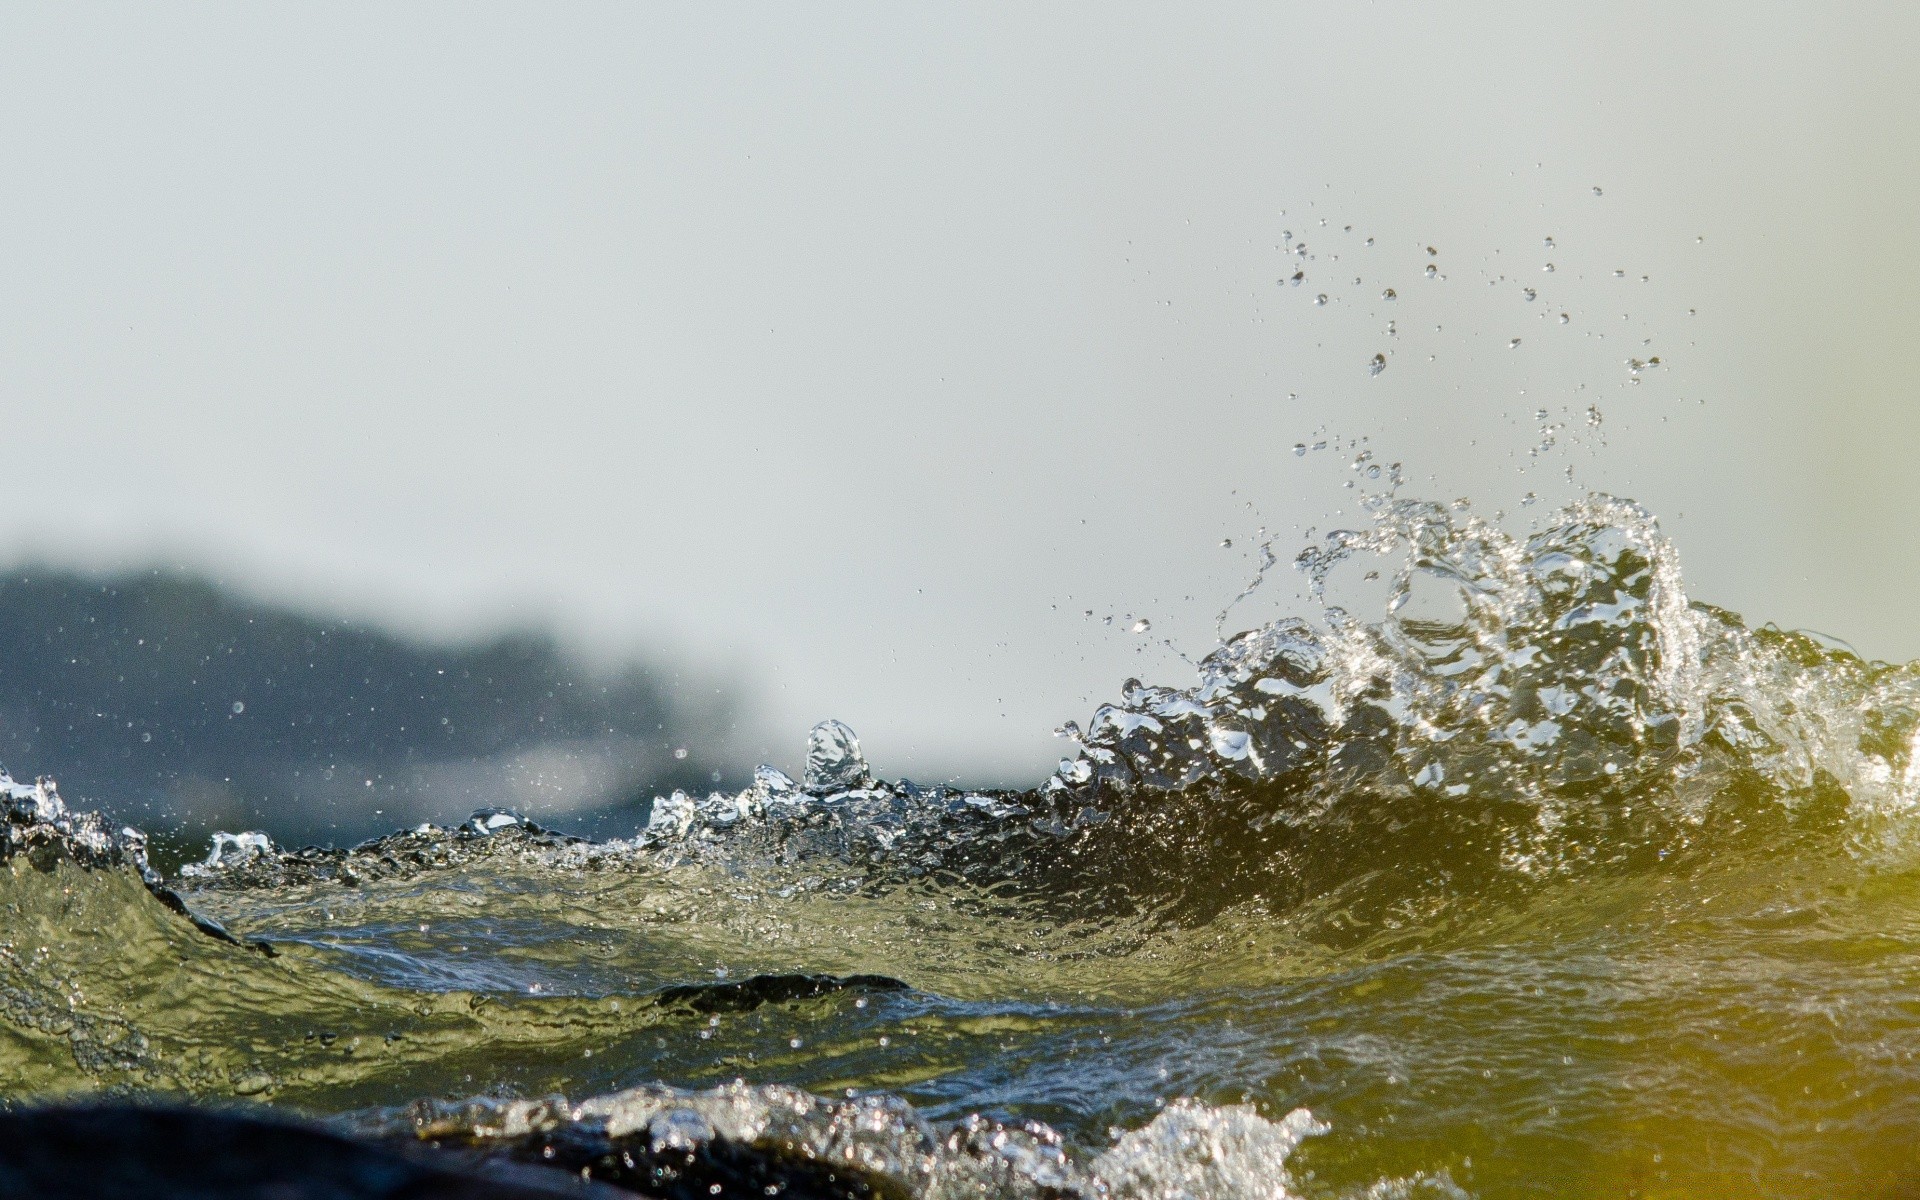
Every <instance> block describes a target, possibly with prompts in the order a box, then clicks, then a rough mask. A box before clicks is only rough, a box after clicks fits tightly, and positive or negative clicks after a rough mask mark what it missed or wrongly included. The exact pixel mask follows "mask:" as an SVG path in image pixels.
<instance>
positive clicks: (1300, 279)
mask: <svg viewBox="0 0 1920 1200" xmlns="http://www.w3.org/2000/svg"><path fill="white" fill-rule="evenodd" d="M1306 281H1307V273H1306V272H1305V271H1295V272H1294V273H1293V276H1292V278H1290V279H1288V280H1287V282H1288V283H1291V284H1292V285H1293V286H1295V287H1299V286H1300V285H1301V284H1303V283H1305V282H1306Z"/></svg>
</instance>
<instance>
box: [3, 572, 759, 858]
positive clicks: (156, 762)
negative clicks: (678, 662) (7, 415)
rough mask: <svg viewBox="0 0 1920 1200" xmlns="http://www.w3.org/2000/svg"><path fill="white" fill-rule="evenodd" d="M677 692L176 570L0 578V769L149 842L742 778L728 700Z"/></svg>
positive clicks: (518, 637) (551, 656) (596, 805)
mask: <svg viewBox="0 0 1920 1200" xmlns="http://www.w3.org/2000/svg"><path fill="white" fill-rule="evenodd" d="M672 679H673V676H672V674H671V673H670V672H669V671H667V670H665V669H664V668H661V667H658V666H650V665H646V664H632V665H628V666H626V667H623V668H621V669H619V670H617V671H612V672H608V671H603V670H597V669H595V668H594V667H592V666H590V665H588V664H586V663H584V662H582V661H580V660H578V659H577V658H575V657H573V656H571V655H569V654H568V653H566V652H565V651H564V650H562V649H561V648H560V647H559V646H558V645H557V644H556V643H555V642H554V640H553V639H552V638H551V637H549V636H545V635H541V634H533V633H519V634H513V635H509V636H501V637H497V638H494V639H491V640H486V641H480V642H474V643H468V644H448V645H437V644H430V643H423V642H418V641H412V640H409V639H406V638H403V637H400V636H397V635H395V634H393V633H390V632H386V631H382V630H379V629H375V628H372V627H369V626H366V625H360V624H352V623H345V622H340V621H331V620H326V619H322V618H318V617H314V616H310V615H306V614H302V613H299V612H294V611H291V610H289V609H286V608H281V607H275V606H272V605H268V604H263V603H259V602H257V601H252V600H247V599H244V598H241V597H239V596H236V595H234V594H233V593H231V592H229V591H226V590H223V589H222V588H220V587H219V586H217V585H215V584H213V583H211V582H209V581H208V580H206V579H204V578H200V577H198V576H195V575H191V574H187V573H185V572H180V571H172V570H167V571H151V572H145V573H138V574H123V575H118V576H113V577H89V576H84V575H79V574H73V573H69V572H63V571H55V570H45V569H40V570H35V569H20V570H15V571H12V572H8V573H5V574H0V763H3V764H4V765H5V767H6V768H7V769H8V770H9V771H11V772H12V773H13V774H14V775H15V776H16V777H24V778H32V777H33V776H35V775H51V776H53V777H55V778H56V779H58V780H59V782H60V786H61V790H62V792H63V794H65V795H67V796H69V797H70V798H74V799H84V800H85V801H86V802H87V803H88V804H89V805H92V806H97V807H99V808H101V809H103V810H105V811H108V812H111V813H113V814H115V815H116V816H117V817H119V818H120V819H123V820H127V821H130V822H133V823H135V824H140V825H142V826H144V827H148V828H153V827H154V826H163V827H164V826H165V825H167V824H168V823H177V824H182V825H185V826H188V827H190V828H193V829H196V830H204V829H208V828H213V827H223V828H229V829H232V828H238V827H242V826H244V827H247V828H264V829H266V830H268V831H269V832H271V833H273V834H274V835H275V836H276V837H278V838H281V839H282V840H295V841H300V840H326V841H341V840H351V839H354V838H357V837H361V836H365V835H368V834H371V833H375V832H384V831H387V830H390V829H393V828H396V827H399V826H401V825H411V824H417V823H418V822H420V821H423V820H434V821H439V822H443V823H444V822H447V821H454V820H459V819H460V818H462V817H464V816H465V815H466V814H467V813H468V812H469V811H471V810H472V809H474V808H476V807H481V806H487V805H495V806H501V807H519V808H522V809H524V810H526V811H528V812H529V813H530V814H540V813H545V814H547V815H548V816H549V818H552V816H553V814H555V813H566V812H583V811H587V810H601V809H605V808H607V807H609V806H619V805H636V806H637V805H642V804H644V802H645V799H646V798H647V797H648V796H650V795H652V794H653V793H654V792H655V791H656V790H660V791H666V790H671V789H672V788H674V787H686V788H689V789H696V788H697V789H702V790H704V789H708V788H712V787H713V786H715V784H716V774H717V776H718V781H720V782H727V783H733V782H737V778H738V776H739V775H740V774H741V772H740V770H739V768H738V767H737V765H735V764H734V763H733V762H732V761H731V760H730V758H729V756H728V754H727V750H726V747H727V743H728V742H729V740H730V733H731V730H732V725H733V722H732V716H733V706H732V703H731V699H730V697H729V696H724V695H717V694H715V693H714V689H713V688H712V686H711V685H710V684H709V685H707V686H705V687H703V688H700V689H697V690H698V691H701V692H704V693H705V695H703V696H701V697H700V698H699V699H698V700H697V701H696V702H693V703H689V702H688V701H686V700H684V699H683V698H681V697H680V696H678V695H676V693H675V692H674V690H673V689H672V688H671V687H670V683H671V681H672ZM634 815H635V816H636V817H637V816H638V815H639V810H638V809H637V808H636V809H635V812H634ZM562 823H563V824H564V823H565V822H564V820H563V822H562Z"/></svg>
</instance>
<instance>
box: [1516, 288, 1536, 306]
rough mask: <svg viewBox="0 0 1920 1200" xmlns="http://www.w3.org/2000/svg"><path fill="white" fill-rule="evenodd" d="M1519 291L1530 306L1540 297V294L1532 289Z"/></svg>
mask: <svg viewBox="0 0 1920 1200" xmlns="http://www.w3.org/2000/svg"><path fill="white" fill-rule="evenodd" d="M1520 290H1521V292H1523V293H1524V294H1525V295H1526V297H1527V303H1528V304H1532V303H1533V302H1534V301H1535V300H1536V299H1538V298H1539V296H1540V293H1539V292H1536V291H1534V290H1533V289H1532V288H1521V289H1520Z"/></svg>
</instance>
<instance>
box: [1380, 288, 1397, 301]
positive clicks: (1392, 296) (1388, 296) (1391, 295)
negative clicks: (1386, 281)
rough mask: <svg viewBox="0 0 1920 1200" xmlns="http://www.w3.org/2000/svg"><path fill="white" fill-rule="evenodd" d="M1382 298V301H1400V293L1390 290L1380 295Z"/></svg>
mask: <svg viewBox="0 0 1920 1200" xmlns="http://www.w3.org/2000/svg"><path fill="white" fill-rule="evenodd" d="M1380 298H1381V299H1382V300H1398V299H1399V298H1400V293H1399V292H1396V291H1394V290H1393V289H1392V288H1388V289H1387V290H1386V291H1384V292H1381V293H1380Z"/></svg>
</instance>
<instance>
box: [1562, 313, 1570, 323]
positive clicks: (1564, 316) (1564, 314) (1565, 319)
mask: <svg viewBox="0 0 1920 1200" xmlns="http://www.w3.org/2000/svg"><path fill="white" fill-rule="evenodd" d="M1571 320H1573V318H1572V317H1570V316H1568V315H1567V314H1566V313H1561V314H1560V323H1561V324H1562V325H1565V324H1566V323H1567V322H1568V321H1571Z"/></svg>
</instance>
